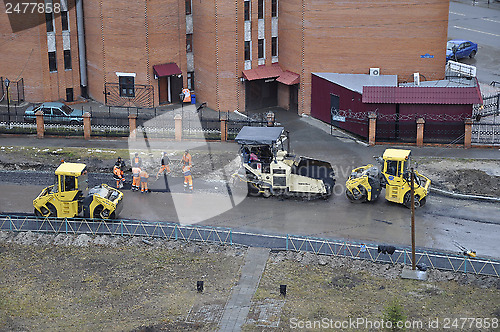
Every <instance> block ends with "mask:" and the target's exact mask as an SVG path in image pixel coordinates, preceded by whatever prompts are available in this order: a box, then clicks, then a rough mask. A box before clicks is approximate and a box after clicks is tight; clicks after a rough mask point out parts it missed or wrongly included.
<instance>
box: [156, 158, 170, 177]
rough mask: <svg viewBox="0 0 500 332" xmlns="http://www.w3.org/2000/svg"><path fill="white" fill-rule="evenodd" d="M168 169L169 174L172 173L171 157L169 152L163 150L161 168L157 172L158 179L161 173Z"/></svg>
mask: <svg viewBox="0 0 500 332" xmlns="http://www.w3.org/2000/svg"><path fill="white" fill-rule="evenodd" d="M165 171H167V174H170V158H168V156H167V153H166V152H163V158H161V168H160V170H159V171H158V173H156V179H158V178H159V177H160V174H162V173H163V172H165Z"/></svg>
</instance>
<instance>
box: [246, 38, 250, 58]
mask: <svg viewBox="0 0 500 332" xmlns="http://www.w3.org/2000/svg"><path fill="white" fill-rule="evenodd" d="M245 60H250V42H249V41H246V42H245Z"/></svg>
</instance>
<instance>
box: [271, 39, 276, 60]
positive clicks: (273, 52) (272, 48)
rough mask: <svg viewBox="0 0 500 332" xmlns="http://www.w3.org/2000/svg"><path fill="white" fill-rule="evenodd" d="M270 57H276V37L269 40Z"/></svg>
mask: <svg viewBox="0 0 500 332" xmlns="http://www.w3.org/2000/svg"><path fill="white" fill-rule="evenodd" d="M271 55H272V56H278V37H272V38H271Z"/></svg>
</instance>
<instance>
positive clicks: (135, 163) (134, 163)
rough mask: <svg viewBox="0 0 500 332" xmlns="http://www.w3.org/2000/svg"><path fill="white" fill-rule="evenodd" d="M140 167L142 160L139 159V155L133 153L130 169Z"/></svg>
mask: <svg viewBox="0 0 500 332" xmlns="http://www.w3.org/2000/svg"><path fill="white" fill-rule="evenodd" d="M134 166H135V167H141V166H142V159H141V157H139V153H137V152H136V153H135V155H134V159H132V167H134Z"/></svg>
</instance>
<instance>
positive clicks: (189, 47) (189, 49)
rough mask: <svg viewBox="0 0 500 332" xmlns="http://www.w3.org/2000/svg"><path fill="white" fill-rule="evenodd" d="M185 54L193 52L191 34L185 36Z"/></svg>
mask: <svg viewBox="0 0 500 332" xmlns="http://www.w3.org/2000/svg"><path fill="white" fill-rule="evenodd" d="M186 52H187V53H191V52H193V34H192V33H188V34H186Z"/></svg>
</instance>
